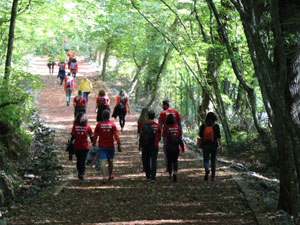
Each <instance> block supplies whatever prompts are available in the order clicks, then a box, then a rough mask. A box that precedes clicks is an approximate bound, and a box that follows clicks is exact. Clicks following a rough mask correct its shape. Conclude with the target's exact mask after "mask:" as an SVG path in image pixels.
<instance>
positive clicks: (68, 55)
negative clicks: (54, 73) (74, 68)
mask: <svg viewBox="0 0 300 225" xmlns="http://www.w3.org/2000/svg"><path fill="white" fill-rule="evenodd" d="M67 57H68V58H69V61H68V69H70V66H71V62H72V60H73V59H75V57H76V53H75V51H73V50H70V51H68V53H67Z"/></svg>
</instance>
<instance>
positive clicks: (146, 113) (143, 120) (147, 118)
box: [136, 107, 149, 172]
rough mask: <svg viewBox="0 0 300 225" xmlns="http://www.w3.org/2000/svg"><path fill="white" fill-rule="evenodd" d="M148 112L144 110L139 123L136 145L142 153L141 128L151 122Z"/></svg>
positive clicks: (146, 109)
mask: <svg viewBox="0 0 300 225" xmlns="http://www.w3.org/2000/svg"><path fill="white" fill-rule="evenodd" d="M148 112H149V110H148V108H147V107H145V108H143V109H142V111H141V115H140V116H139V118H138V121H137V141H136V145H137V146H138V149H139V152H141V151H142V147H141V145H140V144H141V143H140V141H139V140H140V134H141V128H142V126H143V125H144V123H146V122H148V121H149V117H148ZM143 172H144V171H143Z"/></svg>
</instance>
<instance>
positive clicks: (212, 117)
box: [205, 112, 218, 124]
mask: <svg viewBox="0 0 300 225" xmlns="http://www.w3.org/2000/svg"><path fill="white" fill-rule="evenodd" d="M217 120H218V118H217V116H216V115H215V114H214V113H213V112H209V113H207V115H206V118H205V123H208V124H214V123H215V122H216V121H217Z"/></svg>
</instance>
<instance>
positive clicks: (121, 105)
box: [114, 89, 130, 132]
mask: <svg viewBox="0 0 300 225" xmlns="http://www.w3.org/2000/svg"><path fill="white" fill-rule="evenodd" d="M115 109H116V111H117V115H118V116H119V122H120V127H121V132H123V130H124V126H125V117H126V114H127V112H129V113H130V107H129V99H128V95H127V93H126V91H125V90H123V89H122V90H121V91H120V93H119V95H118V96H117V98H116V106H115ZM114 111H115V110H114Z"/></svg>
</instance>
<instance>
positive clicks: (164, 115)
mask: <svg viewBox="0 0 300 225" xmlns="http://www.w3.org/2000/svg"><path fill="white" fill-rule="evenodd" d="M169 114H173V116H174V119H175V121H176V123H178V121H181V117H180V115H179V113H178V112H177V111H176V110H173V109H167V110H164V111H162V112H161V113H160V115H159V118H158V122H159V123H164V124H165V122H166V119H167V116H168V115H169Z"/></svg>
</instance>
